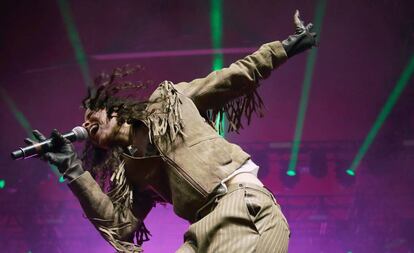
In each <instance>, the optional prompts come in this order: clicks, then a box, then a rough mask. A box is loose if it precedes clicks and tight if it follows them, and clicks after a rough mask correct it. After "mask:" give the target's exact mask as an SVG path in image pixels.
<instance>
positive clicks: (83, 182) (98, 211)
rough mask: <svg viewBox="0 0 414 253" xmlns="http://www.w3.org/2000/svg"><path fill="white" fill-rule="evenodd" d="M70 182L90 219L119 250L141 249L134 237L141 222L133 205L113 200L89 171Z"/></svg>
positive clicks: (138, 250)
mask: <svg viewBox="0 0 414 253" xmlns="http://www.w3.org/2000/svg"><path fill="white" fill-rule="evenodd" d="M68 185H69V188H70V189H71V190H72V192H73V193H74V195H75V196H76V197H77V198H78V200H79V202H80V204H81V206H82V209H83V211H84V212H85V214H86V216H87V217H88V219H89V220H90V221H91V222H92V224H93V225H94V226H95V227H96V228H97V229H98V231H99V232H100V233H101V235H102V236H103V237H104V238H105V239H106V240H107V241H108V242H109V243H110V244H111V245H112V246H113V247H114V248H115V249H116V250H117V251H118V252H124V251H125V250H126V249H135V251H132V250H131V251H127V252H140V251H141V250H140V247H139V246H135V245H134V244H133V243H132V241H133V235H134V232H135V231H136V230H137V229H138V228H139V226H140V225H141V223H142V222H141V220H139V219H138V218H136V217H135V215H134V214H133V213H132V210H131V208H121V207H120V206H119V205H116V204H114V203H113V201H112V200H111V198H110V197H109V196H108V195H107V194H105V193H104V192H103V191H102V190H101V187H100V186H99V185H98V183H97V182H96V181H95V180H94V179H93V177H92V176H91V174H90V173H89V172H87V171H86V172H84V173H83V174H82V175H81V176H80V177H78V178H76V179H75V180H73V181H71V182H70V183H69V184H68ZM148 212H149V210H148V211H147V213H148ZM145 215H146V214H145ZM134 247H136V248H134Z"/></svg>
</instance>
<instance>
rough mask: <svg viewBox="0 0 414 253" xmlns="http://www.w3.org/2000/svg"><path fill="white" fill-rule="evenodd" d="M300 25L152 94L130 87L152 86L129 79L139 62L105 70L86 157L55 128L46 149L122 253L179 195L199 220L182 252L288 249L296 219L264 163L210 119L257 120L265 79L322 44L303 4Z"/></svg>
mask: <svg viewBox="0 0 414 253" xmlns="http://www.w3.org/2000/svg"><path fill="white" fill-rule="evenodd" d="M294 25H295V28H296V31H295V33H294V35H291V36H289V38H288V39H286V40H284V41H282V42H279V41H275V42H271V43H267V44H264V45H263V46H261V47H260V49H259V50H257V51H256V52H254V53H253V54H251V55H249V56H247V57H245V58H244V59H241V60H239V61H237V62H235V63H233V64H231V65H230V66H229V67H228V68H224V69H221V70H219V71H215V72H212V73H211V74H209V75H208V76H207V77H205V78H201V79H196V80H193V81H191V82H189V83H188V82H181V83H177V84H173V83H171V82H169V81H164V82H163V83H161V84H160V85H159V86H158V87H157V88H156V89H155V90H154V91H153V92H152V94H151V95H150V96H149V98H147V99H145V100H142V99H141V100H136V99H132V98H130V97H129V96H125V95H124V96H123V95H122V94H123V93H125V92H127V91H133V92H134V93H136V94H138V93H140V92H141V91H142V90H144V89H145V88H144V87H143V86H141V85H134V84H132V83H129V82H126V81H123V80H124V79H123V78H124V76H126V75H128V74H130V73H131V72H132V71H131V69H128V68H119V69H116V70H115V71H114V72H113V73H112V75H110V76H103V78H101V79H100V80H98V81H97V82H96V84H97V86H98V87H97V90H96V91H95V92H91V93H90V94H89V96H88V97H87V98H86V99H85V100H84V101H83V104H84V106H85V109H86V113H85V122H84V124H83V126H84V127H85V128H86V129H87V130H88V132H89V135H90V143H91V145H87V146H88V148H87V149H86V152H85V154H86V155H85V158H84V159H83V162H82V161H81V160H80V159H79V158H77V155H76V153H75V152H74V149H73V146H72V145H71V144H70V142H69V141H68V140H66V139H65V138H63V137H62V135H61V134H59V133H58V132H57V131H56V130H54V131H53V132H52V138H53V141H54V143H55V145H56V147H57V148H56V150H54V151H53V152H50V153H46V154H45V155H44V158H45V159H46V160H48V161H49V162H51V163H52V164H54V165H56V166H57V167H58V168H59V171H60V172H61V173H62V174H63V176H64V177H65V178H66V180H67V181H68V185H69V187H70V189H71V190H72V191H73V193H74V194H75V195H76V197H77V198H78V199H79V202H80V204H81V206H82V208H83V210H84V212H85V214H86V216H87V217H88V218H89V219H90V221H91V222H92V223H93V225H94V226H95V227H96V228H97V229H98V231H99V232H100V233H101V234H102V236H103V237H104V238H105V239H106V240H107V241H108V242H109V243H110V244H111V245H112V246H113V247H114V248H115V249H116V250H117V251H118V252H141V251H142V249H141V244H142V242H143V241H145V240H147V239H148V234H149V232H148V230H147V229H146V228H145V226H144V223H143V220H144V218H145V217H146V215H147V214H148V213H149V211H150V210H151V208H152V207H153V206H154V204H155V203H156V202H166V203H171V204H172V205H173V207H174V212H175V213H176V214H177V215H178V216H180V217H182V218H184V219H186V220H188V221H189V222H190V223H191V225H190V226H189V229H188V231H187V232H186V233H185V235H184V244H183V245H182V246H181V247H180V248H179V249H178V250H177V252H179V253H184V252H214V253H217V252H226V253H229V252H260V253H263V252H287V248H288V240H289V234H290V231H289V227H288V224H287V222H286V219H285V217H284V216H283V214H282V212H281V210H280V206H279V205H278V203H277V202H276V200H275V198H274V196H273V195H272V193H271V192H269V191H268V190H267V189H266V188H265V187H264V186H263V184H262V183H261V181H260V180H259V179H258V178H257V172H258V169H259V167H258V166H257V165H256V164H255V163H254V162H253V161H252V160H251V159H250V156H249V154H247V153H246V152H244V151H243V150H242V149H241V148H240V147H239V146H237V145H235V144H231V143H229V142H227V141H226V140H225V139H224V138H221V137H220V136H219V135H218V134H217V132H216V131H215V129H214V128H213V127H212V126H211V124H210V122H212V120H213V119H214V116H216V115H217V113H218V112H225V113H226V116H227V117H228V122H229V130H230V131H237V130H238V129H240V128H241V127H242V116H243V115H244V116H246V117H247V119H248V120H250V117H251V115H252V113H253V112H256V113H257V112H260V109H261V106H262V101H261V99H260V98H259V96H258V94H257V92H256V88H257V87H258V86H259V81H260V80H261V79H264V78H266V77H268V76H269V75H270V73H271V71H272V70H273V69H275V68H277V67H278V66H279V65H281V64H282V63H283V62H285V61H286V59H288V58H289V57H292V56H293V55H295V54H298V53H300V52H303V51H305V50H306V49H309V48H311V47H312V46H315V37H316V34H315V33H312V32H310V29H311V27H312V24H308V25H307V26H304V24H303V22H302V21H301V20H300V19H299V12H298V11H296V13H295V15H294ZM34 135H35V136H36V138H37V141H42V140H44V139H45V137H44V136H43V135H42V134H41V133H40V132H38V131H34ZM28 142H33V141H28ZM83 168H88V171H85V170H84V169H83ZM91 174H92V175H94V176H95V179H96V180H95V179H94V178H93V177H92V175H91ZM108 177H110V180H111V181H110V185H109V191H107V193H105V192H106V191H105V190H106V188H108V185H107V184H105V182H106V179H108ZM134 235H135V240H136V242H135V243H134Z"/></svg>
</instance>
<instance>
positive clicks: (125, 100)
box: [82, 65, 153, 191]
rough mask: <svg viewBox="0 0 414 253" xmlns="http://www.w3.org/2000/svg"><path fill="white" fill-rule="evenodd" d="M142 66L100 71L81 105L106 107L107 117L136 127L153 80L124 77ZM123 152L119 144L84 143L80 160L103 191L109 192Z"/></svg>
mask: <svg viewBox="0 0 414 253" xmlns="http://www.w3.org/2000/svg"><path fill="white" fill-rule="evenodd" d="M140 70H142V67H141V66H129V65H126V66H123V67H118V68H115V69H113V70H112V73H111V74H107V73H102V74H100V75H99V76H98V77H97V78H95V80H94V87H92V88H89V89H88V94H87V97H86V98H85V99H83V101H82V107H83V108H84V109H85V110H86V109H89V110H91V111H98V110H102V109H106V112H107V117H108V118H109V119H110V118H112V117H113V115H116V118H117V122H118V124H119V125H122V124H124V123H128V124H131V125H132V126H133V128H134V127H139V126H140V125H141V124H142V121H141V119H143V118H144V117H145V116H146V115H144V114H145V110H144V109H145V108H146V106H147V105H148V100H147V97H148V95H149V92H150V91H151V90H152V89H149V86H152V85H153V84H152V82H150V81H147V82H146V83H143V82H132V81H129V80H127V79H126V77H128V76H130V75H131V74H133V73H136V72H137V71H140ZM122 152H123V150H122V148H120V147H112V148H110V149H108V150H105V149H101V148H98V147H95V146H94V145H93V144H92V143H91V142H90V141H87V142H86V145H85V149H84V151H83V156H82V160H83V162H84V165H85V168H86V169H87V170H88V171H90V172H91V174H92V175H93V177H94V178H95V180H96V181H97V182H98V183H99V184H100V186H101V187H102V188H103V189H104V190H105V191H109V190H111V188H112V185H110V183H109V182H108V178H109V177H110V176H111V175H112V173H113V171H114V170H115V169H116V168H117V167H118V166H119V164H120V155H121V153H122Z"/></svg>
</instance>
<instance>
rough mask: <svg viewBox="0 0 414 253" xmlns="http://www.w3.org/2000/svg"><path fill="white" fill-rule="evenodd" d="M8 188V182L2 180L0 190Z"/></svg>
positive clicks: (0, 180)
mask: <svg viewBox="0 0 414 253" xmlns="http://www.w3.org/2000/svg"><path fill="white" fill-rule="evenodd" d="M5 187H6V180H4V179H0V190H1V189H4V188H5Z"/></svg>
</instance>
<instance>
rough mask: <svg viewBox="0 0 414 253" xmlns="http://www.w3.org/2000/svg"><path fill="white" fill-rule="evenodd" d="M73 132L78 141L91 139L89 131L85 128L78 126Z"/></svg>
mask: <svg viewBox="0 0 414 253" xmlns="http://www.w3.org/2000/svg"><path fill="white" fill-rule="evenodd" d="M72 132H73V133H75V136H76V140H77V141H82V140H86V139H88V137H89V133H88V131H87V130H86V129H85V128H84V127H81V126H77V127H75V128H73V129H72Z"/></svg>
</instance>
